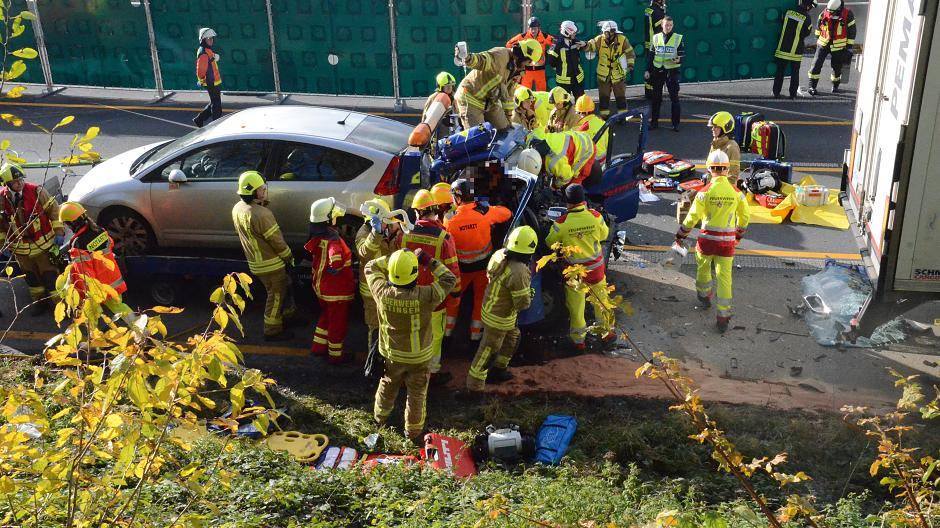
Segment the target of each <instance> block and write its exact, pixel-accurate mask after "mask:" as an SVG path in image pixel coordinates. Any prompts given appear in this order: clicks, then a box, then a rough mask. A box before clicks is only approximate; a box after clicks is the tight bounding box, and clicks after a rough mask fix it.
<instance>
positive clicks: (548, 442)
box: [535, 414, 578, 466]
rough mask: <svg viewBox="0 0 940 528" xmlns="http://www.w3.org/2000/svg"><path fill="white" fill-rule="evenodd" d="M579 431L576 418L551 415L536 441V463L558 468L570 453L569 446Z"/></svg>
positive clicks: (544, 423) (540, 429)
mask: <svg viewBox="0 0 940 528" xmlns="http://www.w3.org/2000/svg"><path fill="white" fill-rule="evenodd" d="M577 430H578V421H577V420H575V418H574V416H565V415H563V414H551V415H549V416H548V418H546V419H545V422H543V423H542V427H540V428H539V434H538V436H537V437H536V440H535V461H536V462H541V463H543V464H550V465H553V466H557V465H558V463H559V462H560V461H561V457H563V456H565V453H566V452H568V445H569V444H570V443H571V439H572V438H574V433H575V431H577Z"/></svg>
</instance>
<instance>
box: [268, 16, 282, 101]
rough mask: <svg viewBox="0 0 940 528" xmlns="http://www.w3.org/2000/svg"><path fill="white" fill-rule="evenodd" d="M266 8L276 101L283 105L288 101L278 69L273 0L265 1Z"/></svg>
mask: <svg viewBox="0 0 940 528" xmlns="http://www.w3.org/2000/svg"><path fill="white" fill-rule="evenodd" d="M264 8H265V10H267V12H268V37H269V38H270V39H271V67H272V69H273V70H274V71H273V73H274V101H275V102H276V103H281V102H283V101H284V99H286V97H283V96H282V95H281V72H280V70H278V67H277V46H276V45H275V38H274V15H273V14H272V12H271V0H265V2H264Z"/></svg>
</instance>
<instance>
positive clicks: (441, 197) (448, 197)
mask: <svg viewBox="0 0 940 528" xmlns="http://www.w3.org/2000/svg"><path fill="white" fill-rule="evenodd" d="M431 198H433V199H434V205H450V204H452V203H454V196H453V195H452V194H450V184H449V183H445V182H437V183H435V184H434V185H432V186H431Z"/></svg>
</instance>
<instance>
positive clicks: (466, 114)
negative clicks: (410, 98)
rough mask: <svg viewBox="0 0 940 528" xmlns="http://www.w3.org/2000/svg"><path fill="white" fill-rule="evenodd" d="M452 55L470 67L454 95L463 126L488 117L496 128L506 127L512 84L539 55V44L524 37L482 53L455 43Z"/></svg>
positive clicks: (510, 106) (540, 49)
mask: <svg viewBox="0 0 940 528" xmlns="http://www.w3.org/2000/svg"><path fill="white" fill-rule="evenodd" d="M454 57H455V60H456V62H458V63H459V64H462V65H464V66H466V67H467V68H470V70H471V71H470V72H469V73H467V75H466V76H465V77H464V78H463V79H462V80H461V81H460V85H459V86H457V92H456V94H455V95H454V103H455V105H456V107H457V114H458V115H459V116H460V122H461V124H462V125H463V127H464V128H465V129H469V128H471V127H474V126H476V125H479V124H480V123H482V122H484V121H489V122H490V124H491V125H493V128H495V129H497V130H502V129H504V128H508V127H509V115H510V114H511V113H512V109H513V106H514V103H513V101H512V93H513V90H514V89H515V84H516V82H518V80H519V77H520V76H521V75H522V72H523V70H524V68H525V67H526V66H529V65H531V64H535V63H538V62H539V61H540V60H541V59H542V45H541V44H539V43H538V41H537V40H535V39H524V40H521V41H519V42H517V43H515V44H513V46H512V48H510V49H507V48H492V49H490V50H488V51H484V52H481V53H469V52H467V51H466V50H463V49H461V48H460V47H457V48H455V50H454Z"/></svg>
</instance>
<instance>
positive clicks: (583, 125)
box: [577, 114, 610, 163]
mask: <svg viewBox="0 0 940 528" xmlns="http://www.w3.org/2000/svg"><path fill="white" fill-rule="evenodd" d="M604 123H606V121H604V120H603V119H601V118H599V117H597V116H596V115H594V114H588V115H586V116H584V117H582V118H581V121H580V122H579V123H578V127H577V130H578V131H579V132H587V134H588V135H589V136H591V140H592V141H593V140H594V137H595V136H596V135H597V132H598V131H599V130H600V129H601V127H603V126H604ZM609 138H610V131H609V130H605V131H604V134H603V135H602V136H601V137H600V139H598V140H597V142H596V143H594V147H595V149H594V162H595V163H604V162H605V161H606V160H607V141H608V139H609Z"/></svg>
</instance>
